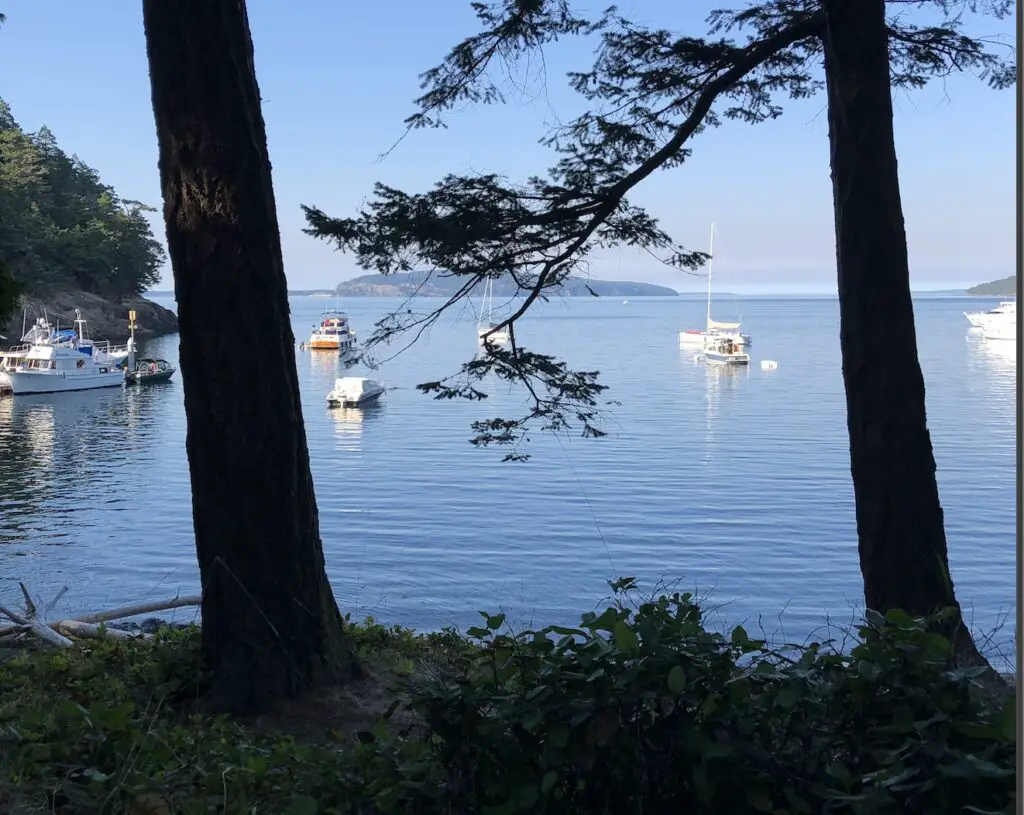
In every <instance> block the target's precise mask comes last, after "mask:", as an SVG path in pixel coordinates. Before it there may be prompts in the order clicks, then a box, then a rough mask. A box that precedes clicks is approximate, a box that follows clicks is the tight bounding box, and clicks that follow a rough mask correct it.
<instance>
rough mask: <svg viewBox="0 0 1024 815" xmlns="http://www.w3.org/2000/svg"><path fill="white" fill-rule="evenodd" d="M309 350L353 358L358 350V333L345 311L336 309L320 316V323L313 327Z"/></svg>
mask: <svg viewBox="0 0 1024 815" xmlns="http://www.w3.org/2000/svg"><path fill="white" fill-rule="evenodd" d="M308 348H309V349H310V350H311V351H334V352H335V353H337V354H341V355H342V356H345V357H347V356H351V355H353V354H354V353H355V350H356V332H355V331H353V330H352V327H351V326H350V325H349V322H348V315H347V314H346V313H345V312H344V311H340V310H338V309H334V310H331V311H325V312H323V313H322V314H321V315H320V323H319V324H318V325H314V326H313V333H312V334H311V335H310V337H309V344H308Z"/></svg>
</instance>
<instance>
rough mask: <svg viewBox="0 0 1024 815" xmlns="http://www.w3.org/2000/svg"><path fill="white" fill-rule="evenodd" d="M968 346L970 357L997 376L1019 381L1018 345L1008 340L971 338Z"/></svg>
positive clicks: (1014, 381)
mask: <svg viewBox="0 0 1024 815" xmlns="http://www.w3.org/2000/svg"><path fill="white" fill-rule="evenodd" d="M967 346H968V348H969V349H970V356H971V357H972V358H974V359H977V360H978V361H980V362H981V363H982V365H983V366H984V367H985V368H987V369H989V370H990V371H991V372H992V373H994V374H996V375H997V376H998V377H999V378H1000V379H1004V378H1005V379H1006V380H1009V381H1012V382H1013V384H1014V386H1016V381H1017V343H1015V342H1011V341H1008V340H986V339H985V338H984V337H969V338H968V340H967Z"/></svg>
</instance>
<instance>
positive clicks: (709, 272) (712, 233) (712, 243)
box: [707, 222, 715, 331]
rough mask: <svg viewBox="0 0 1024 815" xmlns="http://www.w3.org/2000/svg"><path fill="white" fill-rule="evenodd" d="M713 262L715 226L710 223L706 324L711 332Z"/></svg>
mask: <svg viewBox="0 0 1024 815" xmlns="http://www.w3.org/2000/svg"><path fill="white" fill-rule="evenodd" d="M714 262H715V224H714V222H712V223H711V242H710V244H709V245H708V323H707V330H708V331H710V330H711V269H712V266H713V265H714Z"/></svg>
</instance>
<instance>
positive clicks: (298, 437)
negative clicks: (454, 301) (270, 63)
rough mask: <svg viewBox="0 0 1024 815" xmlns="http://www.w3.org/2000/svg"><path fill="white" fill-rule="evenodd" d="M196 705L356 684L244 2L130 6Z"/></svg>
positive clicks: (233, 703)
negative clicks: (321, 508) (176, 406)
mask: <svg viewBox="0 0 1024 815" xmlns="http://www.w3.org/2000/svg"><path fill="white" fill-rule="evenodd" d="M142 8H143V20H144V24H145V31H146V50H147V54H148V57H149V69H150V82H151V86H152V96H153V113H154V116H155V119H156V130H157V138H158V141H159V147H160V182H161V185H162V188H163V196H164V219H165V221H166V226H167V244H168V249H169V250H170V259H171V264H172V266H173V269H174V292H175V297H176V299H177V302H178V320H179V327H180V336H181V352H180V353H181V374H182V383H183V386H184V390H185V416H186V419H187V423H188V437H187V440H186V447H187V450H188V461H189V472H190V474H191V480H192V515H193V521H194V525H195V535H196V550H197V553H198V556H199V570H200V575H201V577H202V585H203V605H202V617H203V620H202V649H203V655H204V657H205V660H206V664H207V667H208V668H209V669H210V670H211V671H212V680H211V681H212V685H211V687H210V689H209V693H208V695H207V700H208V702H209V703H210V705H211V706H213V707H215V708H219V709H222V710H230V711H259V710H264V709H266V708H268V707H270V706H271V705H273V704H274V703H275V702H277V701H279V700H281V699H283V698H287V697H293V696H295V695H297V694H299V693H301V692H302V691H303V690H304V689H306V688H309V687H312V686H316V685H321V684H326V683H334V682H339V681H343V680H345V679H347V678H350V677H351V676H353V675H354V674H355V673H356V672H358V665H357V663H356V659H355V656H354V651H353V650H352V649H351V648H350V646H349V643H348V640H347V638H346V635H345V631H344V626H343V621H342V618H341V615H340V613H339V611H338V607H337V605H336V604H335V600H334V595H333V594H332V592H331V587H330V585H329V583H328V581H327V575H326V572H325V570H324V557H323V549H322V546H321V542H320V532H319V520H318V517H317V507H316V498H315V496H314V493H313V480H312V477H311V475H310V469H309V452H308V450H307V448H306V434H305V428H304V426H303V421H302V408H301V405H300V402H299V386H298V375H297V371H296V365H295V350H294V346H295V341H294V337H293V335H292V330H291V325H290V322H289V308H288V293H287V283H286V280H285V273H284V263H283V260H282V256H281V240H280V234H279V231H278V224H277V214H276V210H275V203H274V192H273V187H272V184H271V177H270V159H269V156H268V153H267V137H266V131H265V128H264V123H263V116H262V113H261V110H260V96H259V89H258V87H257V84H256V74H255V69H254V66H253V51H252V40H251V37H250V33H249V21H248V17H247V14H246V10H245V3H244V2H243V0H175V2H168V0H144V2H143V4H142Z"/></svg>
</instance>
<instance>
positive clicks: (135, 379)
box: [129, 371, 175, 385]
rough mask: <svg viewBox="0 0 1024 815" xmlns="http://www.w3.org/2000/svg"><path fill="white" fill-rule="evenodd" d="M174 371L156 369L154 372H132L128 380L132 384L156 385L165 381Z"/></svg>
mask: <svg viewBox="0 0 1024 815" xmlns="http://www.w3.org/2000/svg"><path fill="white" fill-rule="evenodd" d="M174 373H175V372H174V371H157V372H156V373H154V374H150V373H142V374H140V373H134V374H131V376H130V377H129V381H131V383H132V384H133V385H156V384H158V383H160V382H167V381H169V380H170V378H171V377H172V376H174Z"/></svg>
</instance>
